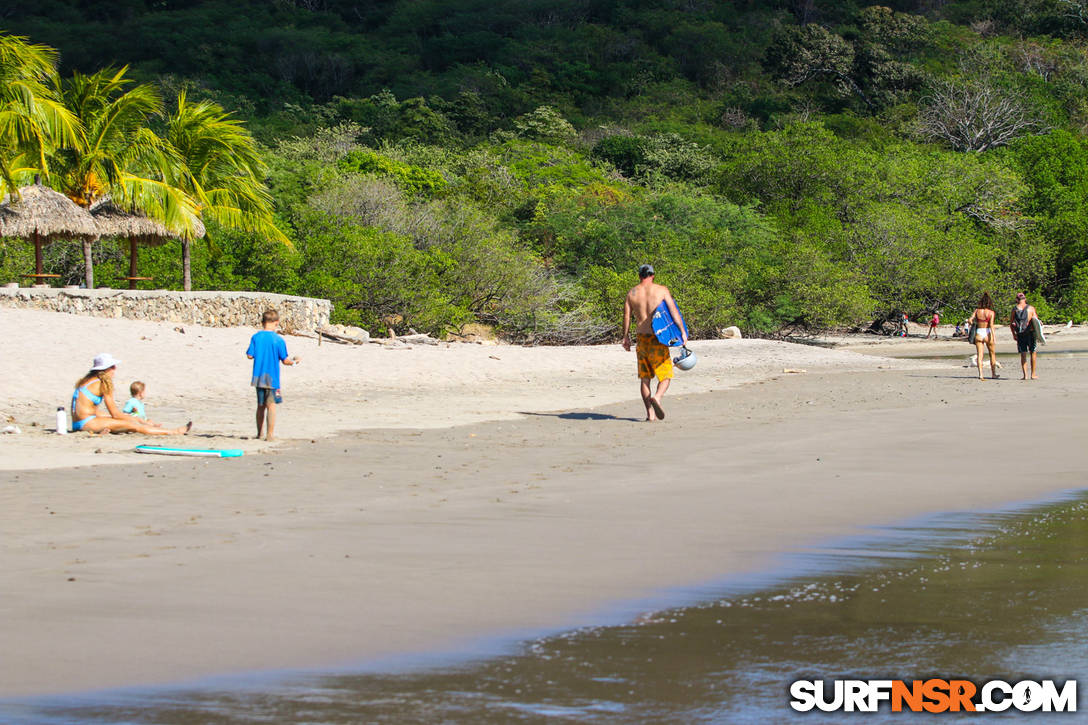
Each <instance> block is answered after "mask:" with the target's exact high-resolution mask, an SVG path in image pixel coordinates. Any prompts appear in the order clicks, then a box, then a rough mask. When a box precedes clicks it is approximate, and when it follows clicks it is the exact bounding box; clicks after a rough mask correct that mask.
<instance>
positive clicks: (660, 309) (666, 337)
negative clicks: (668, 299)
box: [651, 300, 688, 347]
mask: <svg viewBox="0 0 1088 725" xmlns="http://www.w3.org/2000/svg"><path fill="white" fill-rule="evenodd" d="M676 311H677V312H680V306H679V305H677V306H676ZM651 324H652V325H653V328H654V337H656V338H657V341H658V342H660V343H661V344H662V345H666V346H668V347H680V346H681V345H683V344H684V337H683V336H684V335H685V334H686V333H687V331H688V326H687V323H685V322H684V315H683V314H681V315H680V320H679V324H678V323H677V321H676V320H674V319H672V313H670V312H669V306H668V305H667V304H665V300H661V304H659V305H658V306H657V309H656V310H654V316H653V319H652V320H651ZM681 327H682V330H681Z"/></svg>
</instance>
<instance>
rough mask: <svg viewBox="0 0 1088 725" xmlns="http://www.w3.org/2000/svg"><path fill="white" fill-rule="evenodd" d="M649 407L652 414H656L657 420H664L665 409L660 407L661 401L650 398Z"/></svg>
mask: <svg viewBox="0 0 1088 725" xmlns="http://www.w3.org/2000/svg"><path fill="white" fill-rule="evenodd" d="M650 405H651V406H652V407H653V409H654V412H655V413H657V418H658V420H665V409H664V408H662V407H661V401H660V400H658V399H657V398H650Z"/></svg>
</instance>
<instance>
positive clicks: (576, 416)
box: [518, 410, 642, 423]
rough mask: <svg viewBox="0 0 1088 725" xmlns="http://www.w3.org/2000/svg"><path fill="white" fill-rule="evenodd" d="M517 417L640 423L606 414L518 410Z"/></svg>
mask: <svg viewBox="0 0 1088 725" xmlns="http://www.w3.org/2000/svg"><path fill="white" fill-rule="evenodd" d="M518 415H537V416H542V417H547V418H562V419H563V420H621V421H629V422H631V423H641V422H642V419H641V418H621V417H619V416H617V415H608V414H607V413H530V412H528V411H525V410H519V411H518Z"/></svg>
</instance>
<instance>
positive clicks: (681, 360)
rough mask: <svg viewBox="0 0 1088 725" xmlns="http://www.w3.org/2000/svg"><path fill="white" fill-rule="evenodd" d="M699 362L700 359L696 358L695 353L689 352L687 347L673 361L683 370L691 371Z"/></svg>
mask: <svg viewBox="0 0 1088 725" xmlns="http://www.w3.org/2000/svg"><path fill="white" fill-rule="evenodd" d="M697 361H698V358H697V357H695V353H693V352H692V351H691V350H689V349H688V348H687V345H685V346H684V347H683V350H682V351H681V353H680V355H678V356H677V357H674V358H673V359H672V362H673V364H674V365H676V367H678V368H680V369H681V370H691V369H692V368H693V367H695V363H696V362H697Z"/></svg>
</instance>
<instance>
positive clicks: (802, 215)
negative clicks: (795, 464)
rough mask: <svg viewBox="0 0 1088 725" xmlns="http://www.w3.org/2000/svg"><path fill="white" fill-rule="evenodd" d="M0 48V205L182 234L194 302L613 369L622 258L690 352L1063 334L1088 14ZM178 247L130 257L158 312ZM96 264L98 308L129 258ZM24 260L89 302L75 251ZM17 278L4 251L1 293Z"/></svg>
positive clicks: (106, 6)
mask: <svg viewBox="0 0 1088 725" xmlns="http://www.w3.org/2000/svg"><path fill="white" fill-rule="evenodd" d="M0 28H2V29H3V30H4V31H5V32H6V33H7V34H6V35H4V36H2V37H3V38H4V42H5V43H6V45H3V44H0V79H2V78H8V79H10V78H12V77H15V76H13V75H12V74H13V73H15V75H18V73H16V71H14V70H13V68H14V67H15V66H14V64H17V63H18V62H21V61H19V60H18V56H19V55H20V54H19V53H18V52H15V51H12V50H10V49H11V48H13V47H15V46H16V45H18V44H19V43H22V47H23V48H24V49H25V48H26V47H34V48H38V49H39V51H40V52H39V55H42V57H43V58H44V59H45V60H44V65H43V64H42V63H41V62H39V63H38V65H36V66H34V67H33V68H32V69H31V71H30V72H29V76H27V77H29V78H30V79H31V80H32V81H33V82H34V83H38V86H39V87H38V88H37V91H36V92H37V94H38V95H37V96H36V101H37V102H38V103H39V107H38V110H39V111H41V114H40V115H41V117H40V118H38V119H37V121H34V123H37V124H38V125H37V126H34V123H31V122H30V121H27V124H29V125H27V124H24V126H25V128H24V126H20V125H19V124H18V123H14V122H9V121H3V122H0V171H3V173H2V174H0V176H3V177H4V183H5V184H6V186H7V187H10V186H12V185H18V184H20V183H26V182H27V180H28V179H29V178H31V175H32V174H33V173H41V172H42V171H43V169H42V167H48V168H46V169H45V172H46V173H45V177H46V179H47V180H48V181H49V183H50V184H51V185H54V186H57V185H59V186H60V187H61V188H63V190H64V191H65V193H67V194H68V195H69V196H71V197H72V198H73V199H77V200H79V199H80V198H81V195H83V196H86V195H88V194H90V195H95V194H98V195H102V194H105V193H109V194H111V195H112V196H113V197H115V198H116V199H119V200H122V201H125V202H126V203H128V204H129V205H130V206H134V207H136V208H139V209H142V210H144V212H145V213H147V214H149V215H151V216H156V217H158V218H162V219H166V220H168V222H169V224H170V225H171V228H174V229H180V230H182V236H186V234H187V233H186V232H185V230H186V229H191V221H192V218H195V217H199V218H201V219H202V220H203V221H204V223H205V224H206V225H207V229H208V234H207V237H206V238H204V239H201V240H194V241H192V242H185V243H186V244H189V245H190V246H191V249H192V251H191V254H192V262H191V264H192V272H191V273H192V282H193V287H194V289H243V290H247V289H253V290H268V291H274V292H281V293H288V294H301V295H311V296H319V297H327V298H330V299H332V300H333V301H334V303H335V305H336V312H335V315H334V320H335V321H337V322H342V323H350V324H358V325H362V326H364V327H367V328H369V329H371V331H372V332H382V331H384V330H385V329H386V328H387V327H388V326H389V325H394V326H396V327H397V328H398V329H405V328H407V327H412V328H415V329H416V330H418V331H421V332H424V331H425V332H430V333H434V334H437V335H444V334H447V333H450V332H455V331H457V330H459V329H462V328H463V326H464V325H466V324H468V323H483V324H487V325H491V326H494V327H495V328H496V329H497V331H498V332H499V333H500V334H501V335H503V336H504V337H505V338H507V339H510V340H514V341H521V342H532V343H573V342H597V341H606V340H615V339H616V338H617V336H618V331H619V326H620V316H621V315H620V312H621V309H622V308H621V305H622V295H623V293H624V291H625V290H626V289H627V287H629V286H630V285H631V284H633V283H634V281H635V280H636V278H635V269H636V267H637V265H638V264H640V263H642V262H650V263H653V264H654V265H655V267H656V268H657V270H658V281H660V282H662V283H664V284H667V285H669V286H670V287H671V288H672V290H673V292H674V294H675V295H676V297H677V299H678V301H679V302H680V303H681V306H682V307H683V309H684V312H685V317H686V318H687V320H688V322H689V324H690V325H691V326H692V328H693V332H694V333H695V334H696V335H707V336H714V335H716V333H717V330H718V329H720V328H721V327H724V326H727V325H734V324H735V325H739V326H740V327H741V328H742V329H744V330H745V331H746V332H747V333H748V334H755V335H786V334H794V333H805V332H810V331H817V330H822V329H828V328H842V327H854V326H868V325H869V324H870V323H871V322H872V321H874V320H876V321H877V322H879V321H881V320H884V319H887V318H889V317H890V316H891V315H893V314H895V313H897V312H899V311H906V312H908V313H909V314H910V315H911V317H912V318H918V317H921V316H923V315H926V314H927V313H930V312H932V311H933V310H938V311H940V312H941V313H942V315H943V316H944V317H945V318H946V319H962V317H963V316H965V315H966V314H967V313H968V312H969V310H970V309H972V308H973V306H974V302H975V301H976V300H977V298H978V297H979V295H980V294H981V293H982V292H983V291H989V292H991V293H992V294H993V295H994V298H995V300H997V301H998V306H999V307H1001V306H1002V305H1004V304H1005V303H1006V302H1007V303H1008V304H1010V305H1011V303H1012V295H1013V294H1014V293H1015V291H1017V290H1025V291H1027V292H1028V293H1029V295H1030V299H1031V301H1032V302H1033V303H1034V304H1035V305H1036V306H1037V308H1038V309H1039V312H1040V315H1041V316H1042V317H1043V319H1044V320H1048V321H1058V320H1064V319H1067V318H1072V319H1074V320H1076V321H1077V322H1080V321H1083V320H1085V319H1086V318H1088V205H1086V204H1085V201H1086V192H1088V138H1086V136H1085V132H1086V130H1088V42H1086V41H1088V0H992V1H983V0H962V1H961V0H913V1H907V0H902V1H900V2H887V1H886V2H885V4H883V5H869V4H868V3H866V2H854V1H851V0H844V1H841V2H831V1H830V0H736V1H734V2H727V1H721V0H719V1H717V2H715V1H712V0H656V1H652V2H651V1H649V0H488V1H487V2H482V1H480V0H372V1H371V2H366V3H363V2H349V1H348V0H237V1H235V0H232V1H230V2H228V1H227V0H208V1H199V0H111V1H110V2H108V3H107V2H101V1H99V0H78V1H68V2H65V1H62V0H40V2H36V3H23V4H18V5H13V6H11V7H7V8H6V9H4V10H0ZM16 36H23V37H25V38H28V39H29V40H26V41H20V40H18V38H17V37H16ZM31 44H34V45H33V46H32V45H31ZM37 44H41V45H44V46H49V47H52V48H56V49H57V50H58V51H59V57H52V56H50V55H49V54H48V49H47V48H45V49H43V48H40V46H39V45H37ZM4 48H8V50H7V51H5V50H4ZM23 55H25V53H23ZM23 60H24V61H25V58H24V59H23ZM39 60H41V59H39ZM5 66H7V68H5ZM103 69H105V70H103ZM25 70H26V69H25V68H24V71H25ZM24 76H26V73H24ZM4 87H6V88H7V89H8V90H7V91H6V92H5V91H4V90H0V94H5V93H6V94H5V95H0V114H8V115H7V116H4V115H0V120H3V119H5V118H19V117H20V116H19V114H20V113H22V114H23V115H24V116H26V115H27V113H28V111H27V108H28V106H27V103H28V100H27V96H26V93H25V92H23V91H20V92H18V93H17V92H14V91H12V90H11V89H12V88H13V86H12V84H11V83H6V84H4ZM80 89H82V90H80ZM136 91H138V95H139V96H140V99H142V100H140V99H136V101H139V102H135V101H132V99H129V98H128V96H129V95H130V94H132V93H134V92H136ZM27 92H30V91H27ZM95 94H97V95H95ZM87 98H94V99H97V100H96V101H95V103H97V105H93V104H89V103H88V102H85V101H86V99H87ZM80 99H83V100H80ZM130 101H132V102H130ZM50 103H54V104H55V105H56V108H53V110H52V111H51V112H46V111H42V109H46V110H48V107H49V104H50ZM122 107H123V108H125V109H127V110H125V111H124V114H125V119H126V120H125V122H124V123H120V124H117V125H116V127H114V126H112V125H110V124H112V123H113V122H112V121H110V122H109V123H105V122H103V120H102V119H103V118H104V117H106V118H111V119H112V118H113V116H112V115H111V114H112V113H113V112H112V111H111V110H109V109H120V108H122ZM65 108H67V109H68V111H70V112H71V113H70V114H69V116H65V115H64V114H65V113H66V111H64V109H65ZM121 113H122V112H121V111H120V110H117V114H118V115H121ZM50 114H51V115H50ZM65 118H74V119H76V120H77V121H79V123H80V124H82V128H85V129H87V130H86V131H85V132H84V131H80V127H79V126H72V127H71V128H67V129H66V128H65V122H64V120H65ZM31 120H33V119H31ZM24 121H26V119H25V118H24ZM103 125H106V126H110V128H109V129H107V130H103V129H102V126H103ZM31 127H35V128H39V131H40V132H38V133H29V132H25V131H26V129H27V128H31ZM18 129H23V131H19V130H18ZM95 129H97V130H95ZM92 130H93V131H94V134H93V135H94V138H98V139H100V141H101V142H100V143H98V144H97V145H96V144H94V143H90V142H88V141H87V138H88V134H90V133H91V131H92ZM81 139H82V140H81ZM209 149H211V150H209ZM208 159H213V161H211V162H209V161H208ZM188 236H191V235H188ZM182 245H183V242H182V241H175V242H171V243H168V244H165V245H163V246H160V247H155V248H149V249H146V250H143V251H142V252H141V262H140V266H141V269H140V271H141V273H142V274H146V275H148V276H153V277H155V282H154V283H153V286H156V287H159V286H164V285H173V286H175V287H176V286H179V285H180V284H181V271H180V270H181V256H182ZM94 256H95V261H96V281H97V283H98V284H99V285H109V286H114V287H119V286H123V284H122V283H120V282H119V280H120V278H121V277H122V276H123V275H124V274H125V273H126V270H127V267H126V265H127V262H126V253H125V247H124V245H123V244H119V243H116V242H111V241H107V240H103V241H102V242H100V243H97V244H96V245H95V246H94ZM46 262H47V271H53V272H56V273H58V274H61V275H63V277H64V280H65V281H67V282H70V283H71V282H78V281H79V280H80V279H81V278H82V252H81V248H80V245H79V244H77V243H65V242H57V243H54V244H51V245H49V247H47V254H46ZM32 266H33V252H32V249H31V248H30V246H29V245H27V244H25V243H24V242H20V241H17V240H10V239H9V240H0V281H9V280H14V279H16V278H17V276H18V275H19V274H20V273H23V272H25V271H27V270H29V269H30V268H31V267H32Z"/></svg>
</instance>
